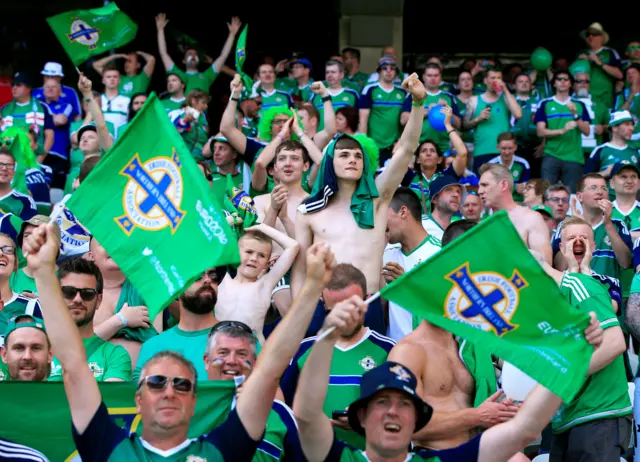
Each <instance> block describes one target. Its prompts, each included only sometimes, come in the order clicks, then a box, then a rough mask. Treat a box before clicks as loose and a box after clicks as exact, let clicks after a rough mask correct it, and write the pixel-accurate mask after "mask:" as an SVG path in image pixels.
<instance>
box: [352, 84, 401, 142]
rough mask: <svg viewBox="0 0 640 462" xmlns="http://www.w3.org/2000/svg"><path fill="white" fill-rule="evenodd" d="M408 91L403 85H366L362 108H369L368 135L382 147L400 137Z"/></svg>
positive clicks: (361, 103)
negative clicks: (387, 88) (385, 86)
mask: <svg viewBox="0 0 640 462" xmlns="http://www.w3.org/2000/svg"><path fill="white" fill-rule="evenodd" d="M406 95H407V92H406V91H404V90H403V89H402V88H401V87H396V86H394V87H392V88H391V90H385V89H384V88H382V85H381V84H380V83H374V84H371V85H368V86H366V87H365V89H364V91H363V92H362V97H361V98H360V108H361V109H369V124H368V127H367V135H368V136H370V137H371V138H372V139H373V140H374V141H375V142H376V145H377V146H378V147H379V148H380V149H386V148H390V147H392V146H393V143H395V142H396V141H397V140H398V138H400V133H401V132H400V114H402V106H403V103H404V100H405V98H406Z"/></svg>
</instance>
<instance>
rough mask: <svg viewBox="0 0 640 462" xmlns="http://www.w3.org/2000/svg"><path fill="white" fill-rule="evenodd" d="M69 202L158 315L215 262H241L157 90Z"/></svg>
mask: <svg viewBox="0 0 640 462" xmlns="http://www.w3.org/2000/svg"><path fill="white" fill-rule="evenodd" d="M67 207H68V208H69V210H71V211H72V212H73V214H74V215H75V216H76V218H77V219H78V221H79V222H80V223H82V224H83V226H85V227H86V228H87V229H88V230H89V231H90V232H91V233H92V234H93V235H94V236H95V237H96V238H97V240H98V242H100V244H102V246H103V247H104V248H105V249H106V251H107V252H108V253H109V255H110V256H111V258H113V260H114V261H115V262H116V263H117V264H118V266H119V267H120V269H121V270H122V272H123V273H124V274H125V275H126V276H127V278H128V279H129V281H131V283H132V284H133V286H134V287H135V288H136V290H137V291H138V292H139V293H140V295H141V296H142V298H143V299H144V300H145V302H146V303H147V307H148V308H149V315H150V316H151V318H152V319H153V318H154V317H155V315H156V314H157V313H159V312H160V311H161V310H162V309H163V308H164V307H165V306H166V305H168V304H169V303H170V302H171V301H172V300H174V299H175V298H177V297H178V296H179V295H180V294H181V293H182V292H183V291H184V289H186V288H188V287H189V285H191V283H192V282H193V281H194V280H195V279H196V278H197V277H198V276H199V275H200V274H202V273H203V272H204V271H205V270H207V269H208V268H211V267H213V266H222V265H227V264H232V265H235V264H238V263H239V262H240V254H239V251H238V243H237V240H236V238H235V235H234V233H233V232H232V231H231V229H230V228H229V225H228V224H227V222H226V219H225V218H224V214H223V213H222V212H221V211H220V207H219V205H218V204H217V201H214V200H213V198H212V197H211V191H210V189H209V184H208V183H207V181H206V179H205V177H204V175H202V172H201V171H200V168H199V167H198V165H197V164H196V162H195V161H194V160H193V158H192V157H191V154H190V153H189V150H188V149H187V147H186V145H185V144H184V142H183V141H182V138H181V137H180V134H179V133H178V132H177V130H176V129H175V128H174V127H173V125H172V124H171V122H170V121H169V118H168V117H167V114H166V112H165V110H164V108H163V107H162V105H161V104H160V101H159V100H158V98H157V96H156V94H155V93H152V94H151V96H150V97H149V99H148V100H147V102H146V103H145V105H144V106H143V107H142V109H140V111H139V112H138V114H137V115H136V117H135V118H134V119H133V121H132V122H131V123H130V124H129V126H128V127H127V130H126V131H125V133H124V134H123V135H121V136H120V137H118V139H117V140H116V142H115V143H114V145H113V146H112V147H111V149H110V150H109V153H108V154H107V155H106V156H105V157H103V158H102V160H101V161H100V163H98V165H97V166H96V167H95V168H94V170H93V171H92V172H91V174H90V175H89V176H88V177H87V178H86V180H85V181H83V182H82V184H81V185H80V187H79V188H78V189H77V190H76V191H75V192H74V194H73V196H72V197H71V199H70V200H69V202H68V203H67Z"/></svg>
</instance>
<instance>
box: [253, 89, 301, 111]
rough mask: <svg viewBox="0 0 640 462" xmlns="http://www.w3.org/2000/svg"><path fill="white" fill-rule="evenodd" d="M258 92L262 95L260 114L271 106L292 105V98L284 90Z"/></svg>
mask: <svg viewBox="0 0 640 462" xmlns="http://www.w3.org/2000/svg"><path fill="white" fill-rule="evenodd" d="M260 94H261V95H262V106H261V108H260V114H263V113H264V112H265V111H266V110H267V109H270V108H272V107H279V106H284V107H293V99H291V95H290V94H289V93H286V92H284V91H281V90H277V89H274V90H272V91H271V92H270V93H269V92H267V91H266V90H263V91H262V93H260Z"/></svg>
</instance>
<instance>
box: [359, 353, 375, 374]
mask: <svg viewBox="0 0 640 462" xmlns="http://www.w3.org/2000/svg"><path fill="white" fill-rule="evenodd" d="M360 365H361V366H362V368H363V369H364V370H365V371H370V370H371V369H373V368H375V367H376V362H375V361H374V360H373V358H372V357H371V356H365V357H364V358H362V359H361V360H360Z"/></svg>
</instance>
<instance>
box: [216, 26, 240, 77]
mask: <svg viewBox="0 0 640 462" xmlns="http://www.w3.org/2000/svg"><path fill="white" fill-rule="evenodd" d="M241 26H242V23H241V22H240V18H238V17H237V16H234V17H233V18H231V22H230V23H227V27H228V28H229V35H228V36H227V41H226V42H224V45H223V46H222V51H220V56H218V57H217V58H216V60H215V61H214V62H213V69H214V70H215V71H216V72H220V71H222V67H223V66H224V63H225V62H226V61H227V58H228V57H229V53H231V48H232V47H233V44H234V42H235V41H236V35H237V34H238V31H239V30H240V27H241Z"/></svg>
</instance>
